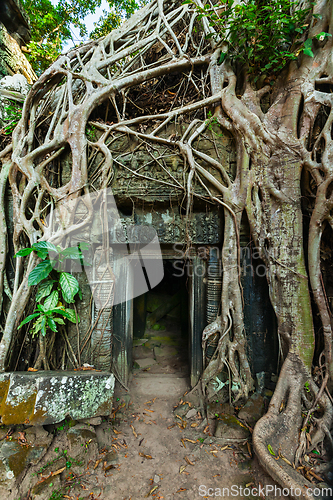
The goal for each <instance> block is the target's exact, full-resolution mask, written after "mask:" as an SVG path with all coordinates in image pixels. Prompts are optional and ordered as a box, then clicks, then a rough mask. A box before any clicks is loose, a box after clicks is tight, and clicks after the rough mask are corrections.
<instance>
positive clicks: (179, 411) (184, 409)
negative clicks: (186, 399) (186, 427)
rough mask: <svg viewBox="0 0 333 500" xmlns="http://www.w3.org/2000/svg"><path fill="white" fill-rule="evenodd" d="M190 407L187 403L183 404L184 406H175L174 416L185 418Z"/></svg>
mask: <svg viewBox="0 0 333 500" xmlns="http://www.w3.org/2000/svg"><path fill="white" fill-rule="evenodd" d="M189 409H190V407H189V405H188V404H187V403H185V404H184V405H179V406H177V408H176V409H175V410H174V412H173V413H174V414H175V415H178V417H181V418H183V417H185V415H186V414H187V412H188V411H189Z"/></svg>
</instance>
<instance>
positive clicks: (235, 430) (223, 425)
mask: <svg viewBox="0 0 333 500" xmlns="http://www.w3.org/2000/svg"><path fill="white" fill-rule="evenodd" d="M215 436H216V437H220V438H224V439H247V438H248V437H249V436H250V431H249V430H248V429H247V427H245V425H243V424H242V423H241V422H240V421H239V420H238V419H237V418H236V417H234V416H233V415H221V416H220V417H219V419H218V421H217V425H216V430H215Z"/></svg>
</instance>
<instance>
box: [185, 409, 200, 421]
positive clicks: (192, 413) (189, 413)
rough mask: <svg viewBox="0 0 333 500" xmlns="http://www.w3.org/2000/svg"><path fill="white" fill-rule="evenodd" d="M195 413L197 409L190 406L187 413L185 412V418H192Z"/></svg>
mask: <svg viewBox="0 0 333 500" xmlns="http://www.w3.org/2000/svg"><path fill="white" fill-rule="evenodd" d="M196 414H197V410H196V409H195V408H191V409H190V410H189V411H188V412H187V413H186V418H188V419H189V418H193V417H195V416H196Z"/></svg>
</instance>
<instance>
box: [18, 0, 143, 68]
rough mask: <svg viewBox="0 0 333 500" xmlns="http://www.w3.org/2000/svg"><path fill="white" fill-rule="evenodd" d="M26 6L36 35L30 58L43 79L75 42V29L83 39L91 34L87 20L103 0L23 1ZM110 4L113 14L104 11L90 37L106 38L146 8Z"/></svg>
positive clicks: (128, 2)
mask: <svg viewBox="0 0 333 500" xmlns="http://www.w3.org/2000/svg"><path fill="white" fill-rule="evenodd" d="M22 3H23V6H24V8H25V10H26V12H27V14H28V17H29V20H30V25H31V33H32V40H31V42H30V43H29V44H28V46H27V47H26V53H27V58H28V59H29V61H30V63H31V64H32V66H33V68H34V70H35V72H36V73H37V74H38V75H40V74H42V73H43V71H45V70H46V69H47V68H48V67H49V66H50V64H52V63H53V62H54V61H55V60H56V59H57V57H59V55H60V54H61V52H62V51H63V49H64V46H65V44H66V42H68V41H69V40H73V33H72V30H71V25H72V26H73V27H74V28H77V29H79V34H80V37H84V36H86V35H88V34H89V33H88V30H87V27H86V25H85V22H84V20H85V17H86V16H87V15H88V14H93V13H95V11H96V8H98V7H100V5H101V0H73V1H67V0H59V1H58V3H57V4H56V5H54V4H53V3H52V2H51V1H50V0H23V1H22ZM108 3H109V9H110V10H109V11H108V10H104V11H103V15H102V16H100V18H99V20H98V22H97V23H95V24H96V27H95V29H94V30H93V32H92V33H91V34H90V36H91V37H92V38H99V37H101V36H104V35H106V34H107V33H109V32H110V31H111V30H112V29H114V28H116V27H118V26H119V25H120V23H121V21H122V20H123V19H125V18H127V17H129V16H130V15H131V14H133V12H134V11H135V10H136V9H137V8H139V7H140V6H141V5H143V2H136V1H135V0H114V1H113V0H108Z"/></svg>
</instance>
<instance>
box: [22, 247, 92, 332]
mask: <svg viewBox="0 0 333 500" xmlns="http://www.w3.org/2000/svg"><path fill="white" fill-rule="evenodd" d="M87 249H88V246H87V245H86V244H83V243H81V244H80V245H79V246H78V247H69V248H65V249H64V250H63V249H61V247H60V246H55V245H53V243H50V242H48V241H40V242H38V243H34V244H33V245H32V247H29V248H23V249H22V250H20V251H19V252H17V254H16V256H15V257H25V256H27V255H30V254H31V253H32V252H36V253H37V255H38V257H39V258H40V259H41V262H40V263H39V264H38V265H37V266H36V267H35V268H34V269H33V270H32V271H31V272H30V274H29V277H28V285H30V286H33V285H38V288H37V294H36V302H37V308H36V310H35V311H34V313H33V314H30V315H29V316H27V317H26V318H25V319H24V320H23V321H22V322H21V324H20V325H19V328H21V327H22V326H23V325H25V324H27V323H29V322H30V321H32V320H34V324H33V329H32V333H33V335H37V334H39V333H41V335H43V336H45V335H46V333H47V331H48V330H51V331H52V332H57V331H58V325H65V319H67V320H68V321H70V322H71V323H76V321H77V322H79V321H80V318H79V317H78V316H77V315H76V314H75V311H74V310H73V309H71V308H69V307H67V305H68V304H72V303H74V301H75V298H76V296H77V295H78V296H79V298H80V299H82V294H81V290H80V287H79V283H78V281H77V279H76V278H75V277H74V276H72V275H71V274H69V273H66V272H65V271H63V270H62V264H63V263H64V262H65V261H66V260H76V261H80V262H81V264H83V263H84V264H87V263H86V262H84V261H83V254H82V251H83V250H87Z"/></svg>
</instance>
